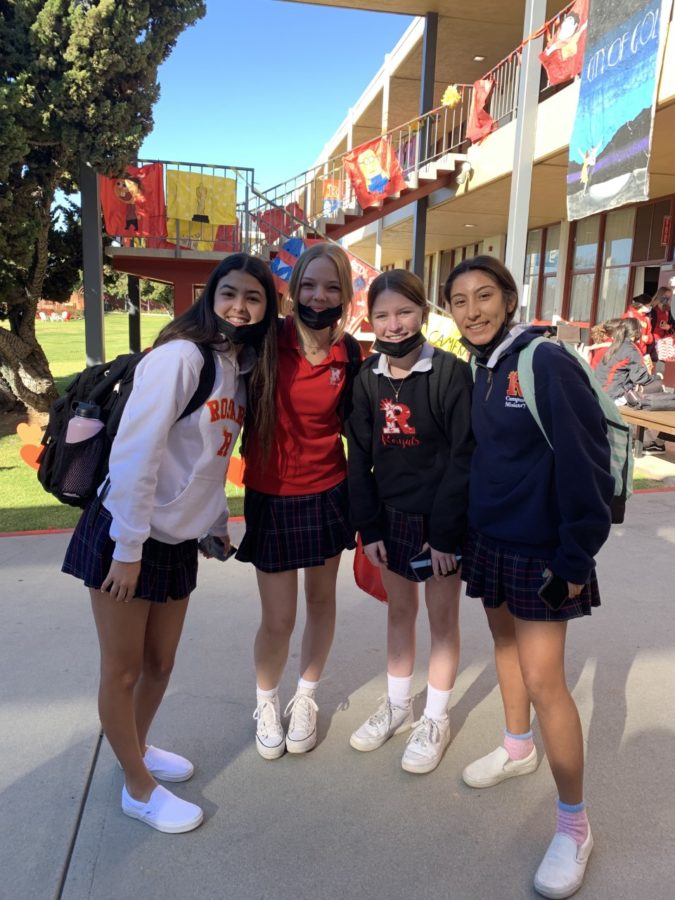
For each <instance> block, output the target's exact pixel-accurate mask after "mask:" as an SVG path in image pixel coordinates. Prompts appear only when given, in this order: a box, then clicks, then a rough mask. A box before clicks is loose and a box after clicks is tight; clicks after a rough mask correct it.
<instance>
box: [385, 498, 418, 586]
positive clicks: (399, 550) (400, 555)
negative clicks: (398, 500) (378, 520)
mask: <svg viewBox="0 0 675 900" xmlns="http://www.w3.org/2000/svg"><path fill="white" fill-rule="evenodd" d="M384 524H385V534H384V538H383V541H384V546H385V548H386V550H387V568H388V569H389V571H390V572H395V573H396V574H397V575H400V576H401V577H402V578H407V579H408V581H414V582H415V584H417V583H418V582H417V579H416V578H415V576H414V575H413V573H412V569H411V568H410V565H409V563H410V560H411V559H412V558H413V556H417V554H418V553H421V552H422V547H423V545H424V543H425V542H426V540H427V532H428V527H427V517H426V516H423V515H422V514H421V513H407V512H401V511H400V510H398V509H394V508H393V507H392V506H386V505H385V507H384Z"/></svg>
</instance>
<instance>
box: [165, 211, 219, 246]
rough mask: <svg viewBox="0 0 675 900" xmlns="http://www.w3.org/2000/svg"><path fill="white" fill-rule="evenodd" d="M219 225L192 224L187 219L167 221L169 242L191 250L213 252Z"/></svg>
mask: <svg viewBox="0 0 675 900" xmlns="http://www.w3.org/2000/svg"><path fill="white" fill-rule="evenodd" d="M217 231H218V225H207V224H205V223H204V222H190V221H188V220H186V219H167V220H166V232H167V238H166V239H167V241H170V242H171V243H172V244H178V245H179V246H180V247H187V248H188V249H189V250H213V243H214V241H215V240H216V232H217Z"/></svg>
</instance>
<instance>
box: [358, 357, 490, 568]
mask: <svg viewBox="0 0 675 900" xmlns="http://www.w3.org/2000/svg"><path fill="white" fill-rule="evenodd" d="M428 352H431V348H429V351H428ZM441 356H446V357H448V356H452V354H447V353H446V352H445V351H443V350H438V349H435V350H433V356H432V357H431V365H432V367H437V366H439V364H440V359H441ZM378 359H379V357H371V358H370V359H367V360H366V361H365V362H364V363H363V366H362V368H361V372H360V373H359V377H358V378H357V379H356V381H355V382H354V390H353V395H352V404H353V405H352V412H351V414H350V416H349V418H348V420H347V440H348V446H349V453H348V456H347V470H348V479H347V483H348V485H349V502H350V512H351V518H352V522H353V524H354V526H355V528H357V529H358V531H359V532H360V534H361V539H362V541H363V543H364V544H370V543H372V542H374V541H379V540H382V538H383V537H384V521H383V514H382V513H383V505H384V504H386V505H387V506H391V507H393V508H394V509H397V510H399V511H400V512H410V513H418V514H422V515H424V516H427V517H428V523H429V534H428V536H427V537H428V540H429V543H430V544H431V546H432V547H433V548H434V550H439V551H442V552H445V553H454V552H456V551H457V550H458V548H459V546H460V545H461V543H462V540H463V538H464V536H465V533H466V525H467V518H466V513H467V503H468V480H469V466H470V462H471V453H472V451H473V438H472V435H471V371H470V369H469V366H468V365H467V364H466V363H465V362H464V361H463V360H460V359H455V358H454V357H453V359H454V365H453V367H452V372H451V375H450V379H449V383H448V386H447V390H446V392H445V395H444V396H443V397H442V404H441V406H442V416H443V421H442V422H436V421H435V417H434V414H433V412H432V408H431V401H430V396H429V393H430V392H429V388H430V383H429V379H430V377H431V372H430V371H412V372H411V373H410V374H409V375H408V376H407V377H406V378H405V379H404V380H403V381H401V380H400V379H393V381H394V384H396V385H398V384H400V385H401V388H400V391H399V396H398V400H397V398H396V396H395V393H394V390H393V388H392V385H391V382H390V381H389V380H388V379H387V377H386V376H385V375H383V374H376V373H375V372H373V368H374V367H375V364H377V362H378ZM446 361H447V360H446Z"/></svg>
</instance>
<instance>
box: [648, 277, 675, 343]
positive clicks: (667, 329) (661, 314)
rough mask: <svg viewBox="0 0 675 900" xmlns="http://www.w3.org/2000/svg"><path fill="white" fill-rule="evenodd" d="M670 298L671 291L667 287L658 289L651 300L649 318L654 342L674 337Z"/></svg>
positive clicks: (674, 324) (674, 320)
mask: <svg viewBox="0 0 675 900" xmlns="http://www.w3.org/2000/svg"><path fill="white" fill-rule="evenodd" d="M672 298H673V291H672V288H670V287H669V286H662V287H660V288H659V289H658V290H657V291H656V293H655V294H654V297H653V298H652V308H651V312H650V318H651V324H652V333H653V335H654V341H660V340H661V338H666V337H673V335H675V319H673V313H672V310H671V306H670V304H671V302H672Z"/></svg>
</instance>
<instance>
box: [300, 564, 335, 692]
mask: <svg viewBox="0 0 675 900" xmlns="http://www.w3.org/2000/svg"><path fill="white" fill-rule="evenodd" d="M339 565H340V554H338V555H337V556H334V557H333V558H332V559H327V560H326V562H325V564H324V565H323V566H312V567H311V568H309V569H305V599H306V601H307V620H306V622H305V631H304V634H303V635H302V652H301V655H300V674H301V676H302V677H303V678H305V679H306V680H307V681H318V680H319V679H320V678H321V673H322V672H323V670H324V666H325V665H326V660H327V659H328V654H329V653H330V648H331V646H332V644H333V635H334V634H335V584H336V581H337V572H338V567H339Z"/></svg>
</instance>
